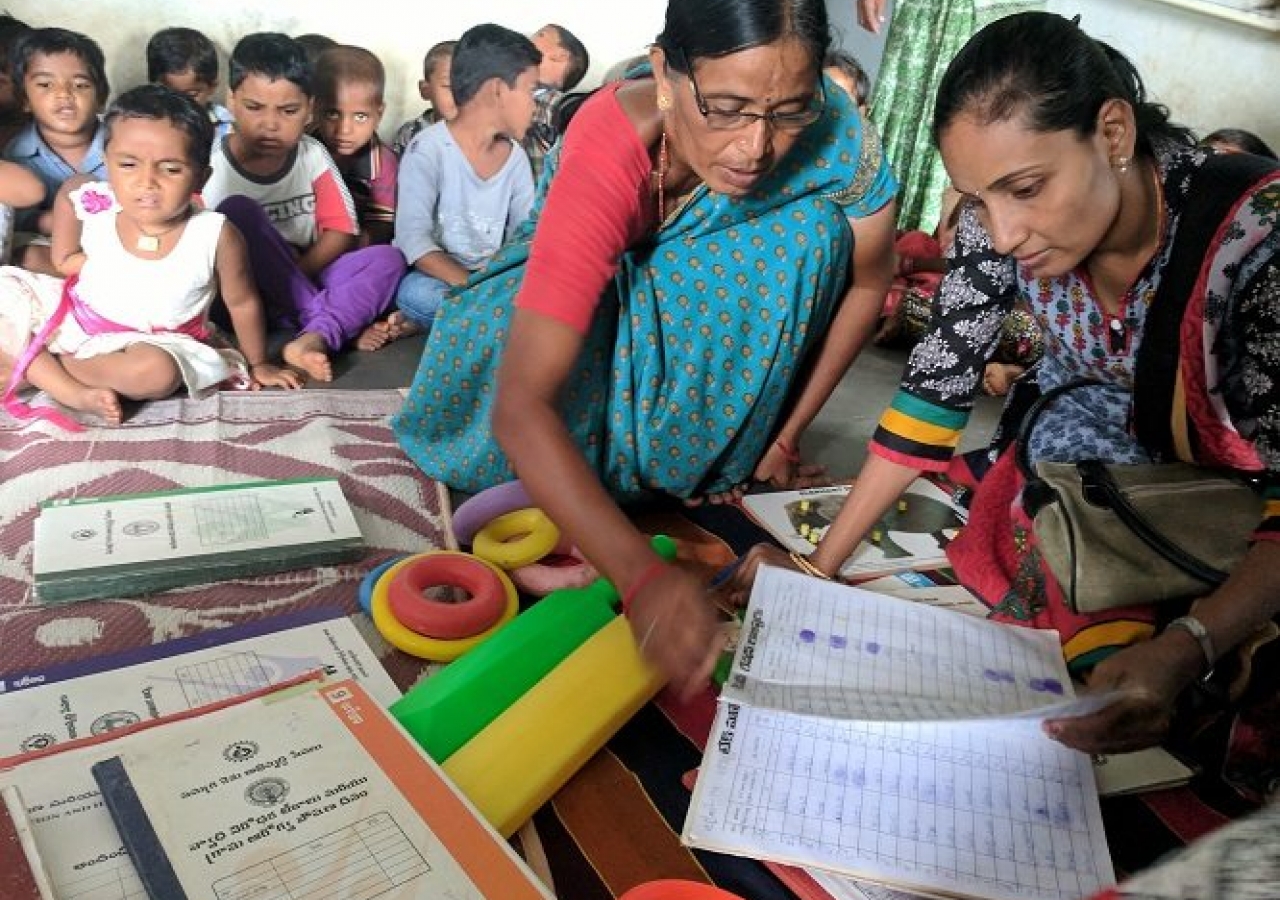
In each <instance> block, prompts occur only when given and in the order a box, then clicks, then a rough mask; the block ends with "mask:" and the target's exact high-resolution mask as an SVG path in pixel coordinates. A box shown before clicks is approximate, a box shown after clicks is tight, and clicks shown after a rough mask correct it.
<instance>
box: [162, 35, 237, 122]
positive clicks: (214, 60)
mask: <svg viewBox="0 0 1280 900" xmlns="http://www.w3.org/2000/svg"><path fill="white" fill-rule="evenodd" d="M147 80H148V81H150V82H151V83H152V84H163V85H164V86H165V87H170V88H173V89H174V90H175V91H177V92H178V93H179V94H186V95H187V96H188V97H190V98H191V99H192V100H194V101H196V103H197V104H199V106H200V108H201V109H204V110H206V111H207V112H208V113H209V121H210V122H212V123H213V129H214V134H213V139H214V140H215V141H220V140H222V139H223V138H224V137H226V136H227V135H228V134H230V133H231V130H232V129H233V128H234V127H235V121H234V120H233V119H232V118H231V111H230V110H229V109H227V108H226V107H225V106H222V105H221V104H219V103H214V102H213V92H214V91H215V90H216V89H217V87H218V49H217V48H216V47H214V46H213V41H211V40H209V38H208V37H206V36H205V34H204V32H202V31H196V29H194V28H164V29H161V30H160V31H157V32H156V33H155V34H153V35H151V40H149V41H147Z"/></svg>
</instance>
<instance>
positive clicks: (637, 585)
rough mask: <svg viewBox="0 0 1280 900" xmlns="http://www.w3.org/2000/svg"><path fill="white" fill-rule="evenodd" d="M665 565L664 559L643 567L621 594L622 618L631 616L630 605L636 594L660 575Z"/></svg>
mask: <svg viewBox="0 0 1280 900" xmlns="http://www.w3.org/2000/svg"><path fill="white" fill-rule="evenodd" d="M667 565H668V564H667V561H666V560H665V559H655V560H654V561H653V562H651V563H649V565H647V566H645V567H644V569H643V570H642V571H641V572H640V574H639V575H637V576H636V579H635V581H633V582H631V584H629V585H627V589H626V590H625V591H624V592H623V594H622V614H623V615H624V616H627V615H630V614H631V604H632V602H633V601H634V600H635V599H636V594H638V593H640V592H641V591H643V590H644V589H645V588H646V587H647V586H648V585H649V582H651V581H653V579H655V578H657V577H658V576H659V575H661V574H662V571H663V570H664V569H665V568H666V567H667Z"/></svg>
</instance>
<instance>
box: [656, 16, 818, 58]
mask: <svg viewBox="0 0 1280 900" xmlns="http://www.w3.org/2000/svg"><path fill="white" fill-rule="evenodd" d="M786 37H794V38H796V39H798V40H799V41H800V42H801V43H802V44H803V45H804V47H805V49H806V50H807V51H809V58H810V59H812V60H813V67H814V69H815V70H816V69H818V68H820V67H821V66H822V60H823V58H824V57H825V56H826V55H827V48H828V47H830V46H831V26H830V25H829V24H828V22H827V6H826V4H825V3H824V2H823V0H669V2H668V3H667V19H666V23H665V24H664V25H663V28H662V33H661V34H659V35H658V37H657V39H656V40H655V41H654V43H656V44H657V45H658V46H659V47H661V48H662V50H663V52H664V53H665V54H666V57H667V65H668V66H670V67H671V68H672V69H673V70H674V71H676V72H679V73H681V74H682V75H687V74H688V69H689V67H690V66H691V65H692V64H693V63H694V62H696V61H697V60H699V59H714V58H716V57H720V56H728V55H729V54H730V53H737V52H738V51H739V50H749V49H751V48H752V47H763V46H764V45H766V44H772V43H773V42H775V41H777V40H780V39H782V38H786Z"/></svg>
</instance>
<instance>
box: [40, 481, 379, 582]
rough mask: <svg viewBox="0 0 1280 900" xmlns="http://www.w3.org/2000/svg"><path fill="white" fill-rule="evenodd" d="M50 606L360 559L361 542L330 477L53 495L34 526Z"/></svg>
mask: <svg viewBox="0 0 1280 900" xmlns="http://www.w3.org/2000/svg"><path fill="white" fill-rule="evenodd" d="M34 545H35V553H34V556H35V561H34V564H33V570H34V571H33V578H34V582H35V595H36V598H37V599H39V600H41V601H42V602H46V603H57V602H65V601H69V600H90V599H94V598H97V597H125V596H136V595H138V594H150V593H155V592H157V591H163V590H168V589H170V588H175V587H184V586H187V585H192V584H207V583H210V582H215V581H221V580H224V579H227V578H239V577H245V576H249V575H262V574H267V573H271V572H283V571H287V570H289V569H303V568H308V567H310V566H319V565H327V564H330V563H338V562H345V561H348V560H352V559H357V558H358V557H359V556H360V555H361V553H363V552H364V540H363V538H362V537H361V535H360V527H359V525H357V524H356V520H355V516H354V514H353V513H352V511H351V507H350V505H349V504H348V503H347V500H346V498H345V497H344V496H343V495H342V488H341V486H340V485H339V484H338V481H337V479H333V478H299V479H291V480H285V481H261V482H254V483H249V484H227V485H216V486H213V487H204V488H182V489H178V490H173V491H158V492H153V493H143V494H125V495H119V496H112V497H85V498H77V499H71V500H54V501H50V502H48V503H45V504H43V505H42V506H41V509H40V515H39V516H38V518H37V519H36V524H35V544H34Z"/></svg>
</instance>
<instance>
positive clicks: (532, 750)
mask: <svg viewBox="0 0 1280 900" xmlns="http://www.w3.org/2000/svg"><path fill="white" fill-rule="evenodd" d="M660 687H662V676H661V675H660V674H659V673H658V672H657V670H656V669H654V668H653V667H652V666H650V665H649V664H648V663H647V662H645V661H644V659H643V658H642V657H641V656H640V651H639V649H638V648H637V647H636V643H635V640H634V639H633V638H632V636H631V626H630V625H628V624H627V620H626V619H623V618H622V617H619V618H617V619H614V620H613V621H612V622H610V623H609V624H607V625H605V626H604V627H603V628H601V629H600V630H599V631H597V632H596V633H595V634H593V635H592V636H591V637H589V638H588V639H587V640H586V642H585V643H584V644H583V645H582V646H580V647H579V648H578V649H577V650H575V651H573V653H571V654H569V656H568V657H567V658H566V659H565V661H564V662H562V663H560V665H558V666H556V668H554V669H552V670H551V672H549V673H548V674H547V675H546V676H545V677H544V678H543V679H542V680H541V681H539V682H538V683H537V684H535V685H534V686H533V687H532V688H530V689H529V691H528V692H527V693H526V694H525V695H524V696H523V697H521V698H520V699H519V700H517V701H516V702H515V703H513V704H512V705H511V706H510V707H508V708H507V709H506V711H504V712H503V713H502V714H501V715H500V716H498V717H497V718H496V719H494V720H493V721H492V722H490V723H489V724H488V725H487V726H485V728H484V729H483V730H482V731H481V732H480V733H479V734H477V735H476V736H475V737H473V738H472V739H471V740H469V741H467V743H465V744H463V745H462V746H461V747H460V748H459V749H458V750H457V751H456V752H455V753H454V754H453V755H452V756H450V757H449V758H448V759H447V760H446V761H445V763H444V766H443V768H444V770H445V772H446V773H447V774H448V776H449V777H450V778H452V779H453V781H454V783H455V784H456V785H457V786H458V787H459V788H460V789H461V790H462V792H463V793H464V794H466V795H467V799H469V800H470V801H471V802H472V803H473V804H475V806H476V808H477V809H478V810H480V813H481V815H483V816H484V817H485V818H486V819H488V820H489V823H490V824H491V825H493V827H494V828H495V829H497V830H498V833H499V834H501V835H502V836H503V837H510V836H511V835H512V834H514V833H515V831H516V829H518V828H519V827H520V826H521V825H523V824H524V823H525V822H526V821H528V819H529V817H530V816H532V815H533V813H534V810H536V809H537V808H538V807H539V806H541V805H542V804H544V803H546V802H547V801H548V800H549V799H551V796H552V795H553V794H555V792H556V791H558V790H560V788H561V787H562V786H563V785H564V783H565V782H566V781H568V780H569V779H570V778H572V777H573V775H574V773H575V772H577V771H578V769H580V768H582V766H583V765H584V764H585V763H586V761H587V760H589V759H590V758H591V757H592V755H594V754H595V752H596V751H597V750H599V749H600V748H601V747H603V746H604V745H605V742H607V741H608V740H609V738H611V737H613V735H614V734H615V733H616V732H617V730H618V729H619V728H621V727H622V726H623V725H624V724H625V723H626V721H627V720H628V719H630V718H631V717H632V716H633V715H635V714H636V712H638V711H639V709H640V707H642V706H644V704H645V703H647V702H648V701H649V700H650V699H651V698H652V697H653V695H654V694H656V693H657V692H658V689H659V688H660Z"/></svg>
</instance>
